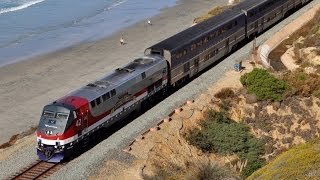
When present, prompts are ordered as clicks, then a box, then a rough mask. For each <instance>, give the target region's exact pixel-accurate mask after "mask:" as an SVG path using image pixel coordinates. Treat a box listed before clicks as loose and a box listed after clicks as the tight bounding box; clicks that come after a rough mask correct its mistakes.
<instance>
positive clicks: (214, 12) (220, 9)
mask: <svg viewBox="0 0 320 180" xmlns="http://www.w3.org/2000/svg"><path fill="white" fill-rule="evenodd" d="M228 8H229V6H222V7H221V6H217V7H214V8H213V9H211V10H210V11H209V12H208V13H206V14H204V15H202V16H199V17H197V18H195V19H194V20H193V23H200V22H202V21H204V20H207V19H209V18H210V17H212V16H216V15H218V14H220V13H222V12H223V11H225V10H226V9H228Z"/></svg>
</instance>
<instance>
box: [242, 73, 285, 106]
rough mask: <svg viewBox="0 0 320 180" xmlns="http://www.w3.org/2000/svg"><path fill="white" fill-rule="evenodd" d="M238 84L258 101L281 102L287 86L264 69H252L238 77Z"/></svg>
mask: <svg viewBox="0 0 320 180" xmlns="http://www.w3.org/2000/svg"><path fill="white" fill-rule="evenodd" d="M240 82H241V83H242V85H244V86H245V87H246V89H247V92H248V93H249V94H251V93H254V94H255V95H256V96H257V99H258V100H273V101H281V100H282V96H283V94H284V92H285V91H286V89H287V85H286V83H285V82H284V81H283V80H280V79H277V78H275V77H274V76H273V75H271V74H270V73H268V71H267V70H265V69H258V68H254V69H253V70H252V71H251V72H250V73H245V74H244V75H242V76H241V77H240Z"/></svg>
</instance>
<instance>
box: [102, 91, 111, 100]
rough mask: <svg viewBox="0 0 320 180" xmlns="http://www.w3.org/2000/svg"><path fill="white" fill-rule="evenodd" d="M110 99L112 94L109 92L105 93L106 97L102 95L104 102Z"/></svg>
mask: <svg viewBox="0 0 320 180" xmlns="http://www.w3.org/2000/svg"><path fill="white" fill-rule="evenodd" d="M109 98H110V93H109V92H107V93H105V94H104V95H102V101H106V100H108V99H109Z"/></svg>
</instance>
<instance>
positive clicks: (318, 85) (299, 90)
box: [284, 69, 320, 97]
mask: <svg viewBox="0 0 320 180" xmlns="http://www.w3.org/2000/svg"><path fill="white" fill-rule="evenodd" d="M284 80H285V81H286V82H287V84H288V85H290V86H291V87H292V88H293V91H294V93H295V94H296V95H300V96H303V97H310V96H311V95H312V94H314V95H315V96H317V94H318V93H317V91H318V89H320V77H319V75H317V74H307V73H305V72H304V71H303V69H297V70H296V71H294V72H292V73H287V74H285V76H284Z"/></svg>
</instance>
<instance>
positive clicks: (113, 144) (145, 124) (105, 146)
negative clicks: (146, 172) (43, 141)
mask: <svg viewBox="0 0 320 180" xmlns="http://www.w3.org/2000/svg"><path fill="white" fill-rule="evenodd" d="M319 2H320V0H314V1H313V2H311V3H309V4H308V5H306V6H305V7H304V8H302V9H301V10H299V11H298V12H296V13H294V14H293V15H291V16H290V17H288V18H287V19H285V20H283V21H282V22H280V23H279V24H278V25H276V26H275V27H273V28H271V29H270V30H269V31H268V32H265V33H264V34H262V35H260V36H259V37H258V38H257V41H256V43H257V45H261V44H262V43H263V42H264V41H265V40H267V38H269V37H270V36H272V35H273V34H274V33H275V32H277V31H279V30H280V29H281V28H282V27H283V26H285V25H286V24H288V23H289V22H291V21H292V20H294V19H296V18H297V17H298V16H299V15H301V14H302V13H304V12H305V11H307V10H308V9H309V8H310V7H312V6H314V5H315V4H318V3H319ZM251 48H252V42H251V43H248V44H247V45H246V46H244V47H242V48H241V49H239V50H238V51H237V52H235V53H233V54H232V55H230V56H229V57H227V58H226V59H225V60H223V61H222V62H220V63H219V64H217V65H216V66H215V67H213V68H211V69H210V70H208V71H207V72H205V73H203V74H202V75H201V76H199V77H198V78H197V79H195V80H193V81H192V82H190V83H189V84H187V85H186V86H184V87H183V88H181V89H180V90H179V91H177V92H175V93H174V94H172V95H171V96H169V97H168V98H166V99H165V100H164V101H162V102H160V103H159V104H157V105H156V106H155V107H153V108H152V109H150V110H149V111H148V112H146V113H144V114H143V115H141V116H140V117H138V118H137V119H135V120H134V121H132V122H131V123H129V124H128V125H126V126H125V127H123V128H122V129H120V130H119V131H117V132H115V133H113V134H112V135H111V136H110V137H109V138H107V139H106V140H104V141H102V142H101V143H99V144H98V145H96V146H95V147H94V148H92V149H90V150H89V151H87V152H85V153H83V154H82V155H81V156H79V157H78V158H76V159H74V160H73V161H71V162H69V163H68V164H67V165H66V166H65V167H63V168H62V169H61V170H60V171H58V172H56V173H55V174H54V175H53V176H51V179H87V178H88V176H90V175H92V174H94V173H97V172H98V170H99V168H100V167H101V165H103V164H104V163H105V161H108V160H111V159H115V160H118V161H121V162H124V163H128V164H130V163H132V161H133V160H134V157H132V156H130V155H129V154H127V153H125V152H123V151H122V150H123V149H124V148H125V147H126V146H127V145H128V144H129V143H130V141H132V140H133V139H134V138H135V137H136V136H138V135H139V134H140V133H141V132H142V131H143V130H145V129H147V128H150V127H152V126H154V125H155V124H156V123H157V122H158V121H159V120H161V118H164V117H166V116H167V115H168V114H169V113H170V112H171V111H172V110H173V109H175V108H177V107H179V106H180V105H181V104H183V103H184V102H185V101H186V100H188V99H194V98H196V97H197V96H198V95H200V94H201V93H203V92H205V91H206V90H207V89H208V88H209V87H210V86H211V85H212V84H213V83H215V82H216V81H217V80H218V79H219V78H220V77H222V76H223V75H224V73H225V72H226V71H227V70H230V69H232V68H233V65H234V63H236V62H239V60H244V59H246V58H247V57H249V55H250V51H251ZM21 159H23V161H22V162H20V160H21ZM35 159H36V156H35V150H34V145H30V147H28V148H26V149H22V150H19V151H18V153H16V154H14V155H12V157H10V158H9V160H8V161H5V162H1V164H0V179H4V178H5V177H7V176H6V175H10V174H12V173H14V172H16V171H17V170H18V169H19V168H21V167H24V166H26V165H27V164H30V163H31V162H33V161H35Z"/></svg>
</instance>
